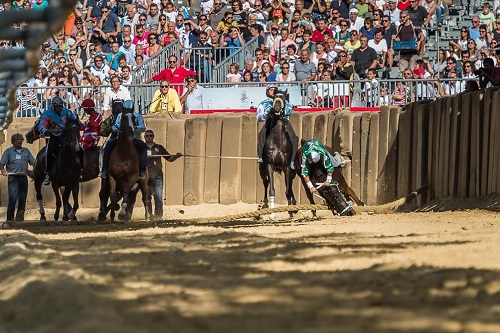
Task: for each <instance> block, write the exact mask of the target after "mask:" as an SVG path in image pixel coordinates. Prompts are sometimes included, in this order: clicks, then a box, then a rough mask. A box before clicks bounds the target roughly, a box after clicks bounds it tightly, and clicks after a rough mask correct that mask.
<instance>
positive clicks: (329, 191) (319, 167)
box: [295, 140, 366, 217]
mask: <svg viewBox="0 0 500 333" xmlns="http://www.w3.org/2000/svg"><path fill="white" fill-rule="evenodd" d="M304 142H305V140H301V146H303V145H304ZM325 148H326V150H327V151H328V153H329V154H331V155H332V156H334V155H335V152H334V151H333V150H332V148H330V147H328V146H325ZM301 158H302V147H300V148H299V149H298V150H297V154H296V155H295V165H296V167H297V173H298V174H299V175H300V174H301V162H302V161H301ZM326 174H327V172H326V169H325V167H324V165H323V164H322V163H313V164H311V166H310V170H309V177H310V178H311V182H312V183H313V184H317V183H321V184H322V183H323V182H324V181H325V179H326ZM300 179H301V180H302V185H303V186H304V190H305V192H306V195H307V198H308V199H309V202H310V203H311V204H314V197H313V194H312V193H311V191H310V190H309V188H308V187H307V185H306V183H305V181H304V178H302V177H300ZM335 182H336V183H337V184H338V187H337V186H334V185H332V186H322V187H321V188H319V189H318V192H319V194H320V195H321V196H322V197H323V198H324V199H325V201H326V202H327V204H328V206H329V208H330V209H331V211H332V213H334V214H335V212H337V213H338V214H340V215H341V216H351V215H354V214H355V211H354V210H353V209H352V208H351V207H350V206H349V205H348V204H347V203H346V201H345V200H344V198H343V197H342V196H341V195H340V193H343V194H344V195H345V196H346V197H347V199H348V200H349V199H352V200H354V201H355V202H356V204H357V205H358V206H366V205H365V203H364V202H363V201H361V200H360V199H359V197H358V196H357V195H356V193H355V192H354V190H353V189H352V188H351V187H349V185H347V182H346V181H345V178H344V176H343V175H342V172H341V168H340V167H336V168H335V169H334V170H333V174H332V184H333V183H335ZM339 191H340V193H339ZM312 214H313V216H314V217H316V211H315V210H312Z"/></svg>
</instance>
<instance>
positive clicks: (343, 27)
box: [335, 20, 351, 48]
mask: <svg viewBox="0 0 500 333" xmlns="http://www.w3.org/2000/svg"><path fill="white" fill-rule="evenodd" d="M339 26H340V31H337V33H336V35H335V38H336V39H337V41H338V42H339V44H340V45H341V46H342V47H344V48H345V43H346V42H347V41H348V40H349V38H350V37H351V32H350V31H349V26H350V22H349V21H348V20H341V21H340V25H339Z"/></svg>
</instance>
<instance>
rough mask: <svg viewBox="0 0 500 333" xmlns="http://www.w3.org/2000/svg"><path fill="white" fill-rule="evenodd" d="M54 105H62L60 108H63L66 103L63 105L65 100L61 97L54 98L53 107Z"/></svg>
mask: <svg viewBox="0 0 500 333" xmlns="http://www.w3.org/2000/svg"><path fill="white" fill-rule="evenodd" d="M54 105H60V106H63V105H64V103H63V100H62V98H61V97H59V96H54V98H52V106H54Z"/></svg>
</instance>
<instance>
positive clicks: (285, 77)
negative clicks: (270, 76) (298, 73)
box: [276, 62, 297, 82]
mask: <svg viewBox="0 0 500 333" xmlns="http://www.w3.org/2000/svg"><path fill="white" fill-rule="evenodd" d="M296 80H297V79H296V78H295V74H294V73H293V72H291V71H290V64H289V63H287V62H285V63H284V64H283V65H281V72H280V73H279V74H278V75H276V81H277V82H293V81H296Z"/></svg>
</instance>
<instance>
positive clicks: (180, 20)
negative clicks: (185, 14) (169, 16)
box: [175, 20, 184, 22]
mask: <svg viewBox="0 0 500 333" xmlns="http://www.w3.org/2000/svg"><path fill="white" fill-rule="evenodd" d="M175 22H184V20H175Z"/></svg>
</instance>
